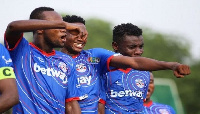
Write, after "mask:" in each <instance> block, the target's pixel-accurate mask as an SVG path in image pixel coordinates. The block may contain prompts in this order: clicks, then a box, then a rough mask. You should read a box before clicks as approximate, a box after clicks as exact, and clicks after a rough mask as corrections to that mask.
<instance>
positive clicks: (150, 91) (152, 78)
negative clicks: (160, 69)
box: [146, 72, 154, 101]
mask: <svg viewBox="0 0 200 114" xmlns="http://www.w3.org/2000/svg"><path fill="white" fill-rule="evenodd" d="M153 92H154V76H153V73H152V72H150V82H149V87H148V92H147V96H146V100H147V101H148V100H150V97H151V95H152V94H153Z"/></svg>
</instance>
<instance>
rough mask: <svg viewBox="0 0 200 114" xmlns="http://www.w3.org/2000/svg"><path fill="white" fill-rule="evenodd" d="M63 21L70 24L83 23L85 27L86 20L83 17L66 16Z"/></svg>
mask: <svg viewBox="0 0 200 114" xmlns="http://www.w3.org/2000/svg"><path fill="white" fill-rule="evenodd" d="M63 21H65V22H69V23H83V24H84V25H85V20H84V19H83V18H82V17H81V16H76V15H71V16H69V15H66V16H65V17H63Z"/></svg>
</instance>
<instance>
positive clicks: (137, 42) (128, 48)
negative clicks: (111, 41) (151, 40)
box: [113, 35, 144, 57]
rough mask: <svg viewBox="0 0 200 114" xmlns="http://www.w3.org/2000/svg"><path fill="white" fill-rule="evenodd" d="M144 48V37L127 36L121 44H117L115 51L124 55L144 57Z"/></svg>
mask: <svg viewBox="0 0 200 114" xmlns="http://www.w3.org/2000/svg"><path fill="white" fill-rule="evenodd" d="M143 46H144V42H143V37H142V36H139V37H138V36H132V35H131V36H129V35H126V36H125V37H124V39H123V40H122V41H121V42H120V43H119V44H116V46H115V49H116V50H117V52H119V53H121V54H122V55H125V56H130V57H136V56H141V55H142V53H143V51H144V50H143ZM113 48H114V47H113Z"/></svg>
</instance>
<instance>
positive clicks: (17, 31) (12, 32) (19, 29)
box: [5, 19, 87, 45]
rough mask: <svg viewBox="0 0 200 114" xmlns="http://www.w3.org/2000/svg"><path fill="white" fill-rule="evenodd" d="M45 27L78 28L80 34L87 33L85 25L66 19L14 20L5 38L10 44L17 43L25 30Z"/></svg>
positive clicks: (8, 27) (29, 30)
mask: <svg viewBox="0 0 200 114" xmlns="http://www.w3.org/2000/svg"><path fill="white" fill-rule="evenodd" d="M44 29H67V30H78V32H79V33H80V34H87V31H86V30H85V28H84V26H80V25H77V24H72V23H67V22H64V21H49V20H37V19H30V20H19V21H13V22H11V23H9V24H8V26H7V29H6V33H5V38H6V41H7V42H8V43H9V45H15V44H16V43H17V41H18V40H19V38H21V35H22V33H23V32H32V31H35V30H44Z"/></svg>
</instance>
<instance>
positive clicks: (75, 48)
mask: <svg viewBox="0 0 200 114" xmlns="http://www.w3.org/2000/svg"><path fill="white" fill-rule="evenodd" d="M63 21H65V22H68V23H74V24H77V25H81V26H85V20H84V19H83V18H82V17H80V16H76V15H72V16H69V15H66V16H65V17H63ZM85 29H86V28H85ZM67 33H68V35H67V39H66V42H65V46H64V48H63V49H62V51H64V52H65V53H67V54H69V55H72V56H73V55H77V54H79V53H80V52H81V51H82V50H83V48H84V46H85V44H86V43H87V35H77V34H78V31H74V30H73V31H67Z"/></svg>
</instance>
